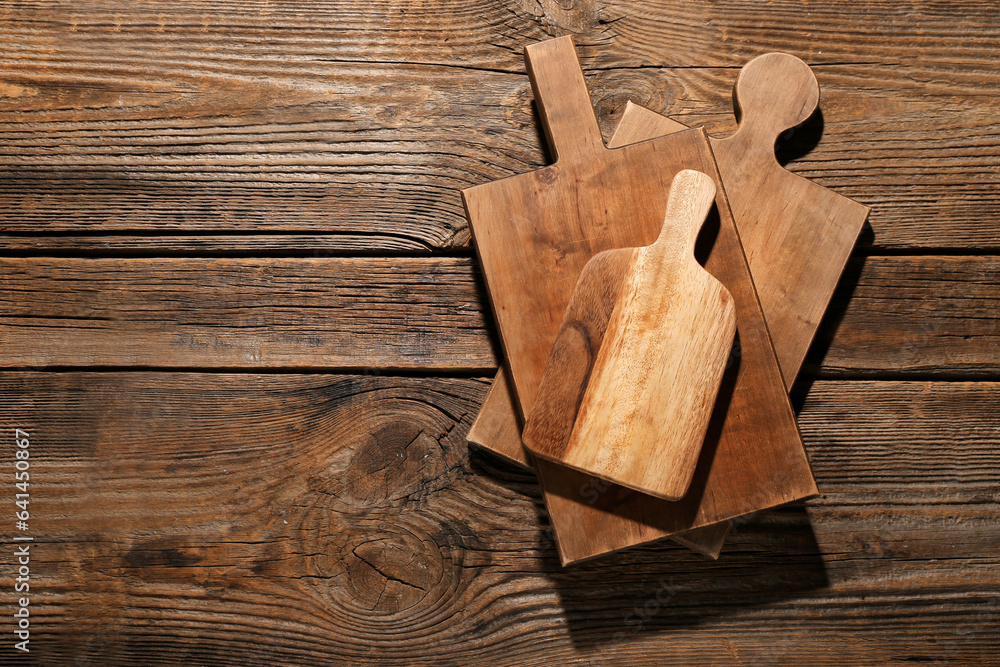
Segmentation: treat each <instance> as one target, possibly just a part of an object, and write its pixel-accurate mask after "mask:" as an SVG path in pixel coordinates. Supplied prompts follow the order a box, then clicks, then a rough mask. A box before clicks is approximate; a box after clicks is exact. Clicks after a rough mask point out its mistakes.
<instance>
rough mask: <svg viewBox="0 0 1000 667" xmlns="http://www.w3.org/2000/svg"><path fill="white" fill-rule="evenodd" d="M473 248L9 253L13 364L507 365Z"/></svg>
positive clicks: (7, 318) (6, 313) (4, 342)
mask: <svg viewBox="0 0 1000 667" xmlns="http://www.w3.org/2000/svg"><path fill="white" fill-rule="evenodd" d="M480 291H481V287H480V285H479V282H478V277H477V276H476V274H475V272H474V270H473V267H472V265H471V262H470V261H469V260H468V259H464V258H434V259H431V258H419V259H413V258H410V259H393V258H353V259H351V258H340V259H332V258H331V259H314V258H303V259H129V260H122V259H71V258H69V259H60V258H31V259H4V260H0V330H2V331H3V335H2V337H0V358H2V359H3V362H2V363H3V364H5V365H7V366H28V367H43V366H81V365H83V366H91V365H97V366H102V365H103V366H129V365H135V366H167V367H174V368H178V367H179V368H192V367H211V368H264V367H271V368H365V367H379V368H386V367H388V368H399V369H406V368H409V369H421V370H426V369H428V368H441V369H451V370H461V371H465V372H467V371H469V370H477V369H483V370H488V369H492V368H495V367H496V363H497V362H496V355H495V352H494V349H493V345H492V343H491V341H490V332H489V330H488V328H487V324H486V321H487V318H488V317H489V316H488V315H487V314H486V313H484V310H483V309H484V307H485V298H483V297H481V296H480Z"/></svg>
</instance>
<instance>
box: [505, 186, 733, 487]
mask: <svg viewBox="0 0 1000 667" xmlns="http://www.w3.org/2000/svg"><path fill="white" fill-rule="evenodd" d="M714 202H715V183H714V182H713V181H712V179H711V177H709V176H708V175H706V174H702V173H701V172H697V171H691V170H685V171H681V172H678V174H677V175H676V176H674V180H673V182H672V183H671V184H670V193H669V195H668V199H667V209H666V213H665V215H664V220H663V226H662V228H661V230H660V234H659V236H657V237H656V240H655V241H654V242H653V243H652V244H651V245H648V246H645V247H643V248H619V249H617V250H605V251H604V252H602V253H598V254H597V255H595V256H594V257H592V258H591V259H590V261H588V262H587V264H586V266H584V267H583V271H582V272H581V274H580V278H579V280H578V281H577V284H576V288H575V289H574V291H573V296H572V298H571V299H570V302H569V306H567V308H566V314H565V316H564V318H563V323H562V326H561V327H560V329H559V334H558V336H557V337H556V340H555V343H554V344H553V347H552V354H551V356H550V357H549V361H548V364H547V365H546V367H545V373H544V374H543V376H542V380H541V384H540V385H539V388H538V394H537V396H536V398H535V404H534V406H533V407H532V409H531V413H530V414H529V415H528V418H527V423H526V425H525V428H524V436H523V440H524V444H525V446H526V447H527V448H528V449H529V450H530V451H531V453H532V454H534V455H536V456H539V457H542V458H544V459H546V460H548V461H553V462H555V463H562V464H563V465H567V466H569V467H571V468H573V469H575V470H579V471H580V472H585V473H587V474H590V475H594V476H596V477H600V478H601V479H605V480H608V481H611V482H615V483H616V484H621V485H623V486H626V487H628V488H630V489H634V490H636V491H640V492H643V493H649V494H650V495H654V496H657V497H659V498H665V499H667V500H679V499H680V498H681V497H683V496H684V494H685V493H687V490H688V486H689V485H690V484H691V478H692V477H693V476H694V468H695V465H696V464H697V462H698V453H699V452H700V451H701V445H702V443H703V442H704V441H705V434H706V432H707V431H708V424H709V420H710V419H711V416H712V410H713V408H714V406H715V399H716V396H717V395H718V391H719V385H720V384H721V382H722V374H723V372H724V371H725V369H726V362H727V360H728V358H729V351H730V349H731V348H732V346H733V336H734V335H735V334H736V312H735V307H734V306H733V301H732V296H731V295H730V294H729V292H728V291H727V290H726V288H725V287H723V286H722V284H721V283H719V282H718V281H717V280H716V279H715V278H713V277H712V276H711V275H710V274H709V273H708V272H707V271H705V269H703V268H702V267H701V266H700V265H699V264H698V262H697V261H696V260H695V257H694V246H695V241H696V239H697V237H698V232H699V231H700V230H701V228H702V225H703V224H704V222H705V219H706V218H707V217H708V214H709V211H710V210H711V208H712V206H713V204H714Z"/></svg>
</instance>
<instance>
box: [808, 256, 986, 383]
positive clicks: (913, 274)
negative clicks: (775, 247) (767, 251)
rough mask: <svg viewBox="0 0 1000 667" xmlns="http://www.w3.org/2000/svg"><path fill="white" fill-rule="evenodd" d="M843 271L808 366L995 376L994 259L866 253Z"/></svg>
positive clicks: (831, 371)
mask: <svg viewBox="0 0 1000 667" xmlns="http://www.w3.org/2000/svg"><path fill="white" fill-rule="evenodd" d="M846 274H847V275H846V277H845V279H844V280H843V281H842V283H841V287H840V288H839V293H838V294H836V295H835V296H834V300H833V304H832V306H831V308H830V312H829V313H828V314H827V321H826V322H825V323H824V325H823V326H821V327H820V330H819V334H818V335H817V342H816V345H814V346H813V352H812V355H811V357H812V358H811V359H807V361H811V365H812V367H811V369H810V370H815V364H816V363H818V362H820V360H821V363H822V366H821V372H822V373H823V374H824V375H827V376H831V377H835V376H837V375H841V376H843V375H846V374H856V375H864V374H866V373H868V374H873V375H874V374H878V373H899V374H907V373H910V374H915V375H916V374H928V375H933V374H941V375H951V376H959V375H962V376H965V377H992V378H996V377H997V376H998V374H1000V257H996V256H987V257H947V256H945V257H933V256H931V257H926V256H924V257H919V256H918V257H882V258H876V257H870V258H867V259H858V260H854V261H853V262H852V264H850V265H848V268H847V271H846Z"/></svg>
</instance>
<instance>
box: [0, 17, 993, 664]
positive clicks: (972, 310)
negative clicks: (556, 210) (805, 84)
mask: <svg viewBox="0 0 1000 667" xmlns="http://www.w3.org/2000/svg"><path fill="white" fill-rule="evenodd" d="M568 33H573V34H575V35H576V42H577V44H578V46H579V52H580V55H581V61H582V64H583V66H584V69H585V72H586V74H587V81H588V85H589V86H590V91H591V95H592V98H593V100H594V103H595V105H596V108H597V110H598V116H599V121H600V123H601V127H602V129H603V130H604V132H605V136H608V135H609V134H610V131H611V129H612V128H613V127H614V126H615V124H616V123H617V121H618V118H619V117H620V114H621V112H622V111H623V109H624V107H625V104H626V102H627V101H628V100H629V99H631V100H633V101H635V102H637V103H640V104H643V105H645V106H647V107H649V108H651V109H653V110H655V111H660V112H666V113H670V114H672V115H674V116H676V117H677V118H678V119H679V120H681V121H683V122H684V123H686V124H689V125H701V124H704V125H705V126H706V127H707V128H708V130H709V132H710V133H713V134H716V135H719V136H721V135H725V134H726V133H729V132H731V131H732V130H733V129H734V128H735V124H734V122H733V120H732V113H731V107H730V93H731V87H732V84H733V81H734V79H735V76H736V73H737V72H738V70H739V68H740V67H741V66H742V65H743V64H744V63H745V62H746V61H747V60H749V59H750V58H752V57H754V56H756V55H759V54H762V53H766V52H768V51H774V50H780V51H788V52H790V53H792V54H794V55H796V56H798V57H800V58H802V59H804V60H805V61H806V62H808V63H809V64H810V65H811V66H812V67H813V68H814V70H815V72H816V75H817V78H818V80H819V83H820V87H821V91H822V99H821V103H820V107H821V111H822V115H821V116H818V117H815V118H813V119H812V120H811V121H809V122H808V123H807V124H806V125H805V126H804V127H803V128H801V129H799V130H796V131H795V132H793V133H791V134H790V135H787V136H785V137H784V138H783V139H782V140H781V141H779V155H781V156H783V159H786V160H790V162H789V163H788V168H789V169H791V170H792V171H793V172H795V173H798V174H801V175H804V176H808V177H810V178H812V179H814V180H815V181H816V182H818V183H820V184H821V185H824V186H826V187H829V188H832V189H834V190H835V191H837V192H839V193H841V194H844V195H846V196H849V197H852V198H854V199H857V200H858V201H860V202H862V203H863V204H866V205H868V206H871V207H872V208H873V211H872V214H871V216H870V219H869V226H868V228H866V229H865V230H864V231H863V232H862V237H861V241H860V243H859V246H858V249H857V251H856V253H855V257H854V259H852V261H851V262H850V264H849V265H848V269H847V272H846V274H845V276H844V279H843V280H842V282H841V285H840V287H839V288H838V291H837V293H836V295H835V297H834V302H833V305H832V306H831V309H830V311H829V312H828V314H827V317H826V319H825V320H824V322H823V324H822V325H821V327H820V331H819V334H818V336H817V340H816V343H815V344H814V345H813V348H812V350H811V352H810V354H809V357H808V358H807V362H806V366H805V368H804V371H803V377H802V380H801V381H800V382H799V383H798V384H797V385H796V387H795V388H794V389H793V391H792V396H793V402H794V403H795V404H796V405H797V406H798V407H799V408H800V421H799V425H800V429H801V431H802V434H803V438H804V440H805V442H806V447H807V450H808V453H809V455H810V459H811V463H812V466H813V470H814V472H815V475H816V479H817V482H818V485H819V488H820V492H821V495H820V496H819V497H818V498H816V499H813V500H810V501H808V502H807V503H804V504H797V505H792V506H790V507H787V508H785V509H782V510H778V511H771V512H766V513H762V514H760V515H758V516H756V517H753V518H751V519H748V520H743V521H740V522H739V523H738V524H737V526H736V527H735V529H734V532H733V534H732V536H731V537H730V539H729V541H728V543H727V546H726V548H725V549H724V550H723V552H722V555H721V556H720V558H719V560H718V561H715V562H712V561H709V560H707V559H705V558H703V557H701V556H698V555H697V554H694V553H692V552H690V551H688V550H687V549H684V548H682V547H680V546H678V545H676V544H673V543H670V542H664V541H660V542H657V543H654V544H652V545H649V546H645V547H641V548H637V549H632V550H628V551H625V552H622V553H620V554H615V555H612V556H609V557H607V558H601V559H597V560H595V561H593V562H590V563H585V564H581V565H579V566H576V567H573V568H568V569H563V568H561V567H560V566H559V564H558V557H557V555H556V551H555V547H554V545H553V543H552V539H551V531H550V529H549V523H548V518H547V516H546V514H545V511H544V507H543V505H542V500H541V495H540V492H539V489H538V485H537V483H536V481H535V478H534V477H533V476H532V475H531V474H529V473H526V472H523V471H521V470H519V469H516V468H514V467H512V466H510V465H508V464H504V463H501V462H499V461H498V460H496V459H494V458H492V457H490V456H489V455H488V454H485V453H483V452H480V451H476V450H475V449H473V450H471V451H470V450H469V449H468V448H467V446H466V444H465V437H464V436H465V432H466V431H467V429H468V427H469V424H470V423H471V420H472V418H473V416H474V415H475V413H476V411H477V410H478V408H479V405H480V404H481V402H482V400H483V397H484V396H485V392H486V390H487V387H488V379H487V378H489V377H492V375H493V372H494V369H495V368H496V365H497V363H498V349H499V348H498V344H497V339H496V336H495V332H494V330H493V329H492V313H491V312H490V311H489V308H488V306H487V302H486V299H485V293H484V291H483V287H482V282H481V279H480V278H479V276H478V274H477V270H476V267H475V262H474V261H473V259H472V252H471V247H470V238H469V232H468V226H467V223H466V220H465V216H464V214H463V211H462V206H461V200H460V196H459V190H460V189H461V188H465V187H468V186H471V185H476V184H480V183H484V182H486V181H489V180H492V179H495V178H498V177H502V176H508V175H512V174H516V173H521V172H525V171H528V170H530V169H535V168H537V167H539V166H541V165H543V164H545V163H546V161H547V159H548V158H547V156H546V152H545V150H544V149H543V140H542V138H541V135H540V134H539V130H538V124H537V118H536V116H535V114H534V111H533V108H532V103H531V93H530V87H529V84H528V80H527V76H526V75H525V72H524V65H523V60H522V56H521V49H522V47H523V46H524V45H525V44H527V43H531V42H534V41H538V40H542V39H546V38H548V37H551V36H555V35H562V34H568ZM0 36H2V38H3V49H2V50H0V366H2V368H3V369H4V370H3V372H0V453H2V457H3V458H2V459H0V465H2V466H3V467H4V468H5V469H8V470H9V469H10V465H9V464H10V463H11V462H12V461H13V459H12V457H13V454H12V452H13V442H12V438H11V435H12V429H13V428H23V429H27V430H28V431H29V432H30V433H31V442H32V445H31V448H32V449H31V451H32V459H31V461H32V474H33V477H32V482H33V485H32V487H31V498H32V504H31V512H32V519H31V526H32V530H31V533H32V534H33V535H34V536H35V540H36V541H35V543H34V545H33V547H32V548H33V551H32V561H31V567H32V577H33V579H32V590H31V593H32V605H31V614H32V616H31V618H32V626H31V627H32V634H31V642H32V643H31V648H32V651H31V653H30V654H27V655H22V654H20V653H16V652H15V651H14V649H13V639H14V636H13V634H12V633H11V630H12V629H13V617H12V615H11V614H12V613H13V611H14V606H13V605H14V604H15V601H14V600H15V594H14V592H13V586H12V582H11V580H10V573H11V572H12V571H13V570H12V568H13V567H14V565H13V560H12V558H13V556H12V553H13V551H12V549H11V548H10V547H11V543H10V537H11V536H12V532H11V529H10V527H9V526H10V524H8V528H5V529H4V531H3V533H2V535H3V536H4V544H5V546H4V554H5V555H3V556H0V568H2V569H3V571H4V572H5V573H6V574H5V576H6V577H8V578H7V579H5V581H6V582H7V583H5V584H4V586H3V591H4V592H3V593H2V594H0V613H2V616H3V617H4V619H5V620H4V621H2V622H0V629H2V631H3V637H5V639H4V641H3V642H0V664H35V665H46V666H48V665H135V664H150V665H233V664H236V665H262V666H263V665H268V666H270V665H330V664H338V665H339V664H343V665H363V664H379V665H386V664H401V665H402V664H406V665H434V666H438V665H442V666H443V665H467V664H476V665H539V666H541V665H552V664H571V665H616V664H631V665H650V666H654V665H655V666H659V665H665V664H677V665H690V664H696V663H710V664H751V665H756V664H810V663H811V664H850V663H855V664H880V663H892V662H900V663H903V662H909V663H912V662H932V663H944V662H950V663H954V664H1000V631H998V630H997V628H998V627H1000V603H998V600H1000V574H998V573H1000V563H998V558H1000V557H998V554H1000V528H998V526H1000V495H998V491H997V489H998V479H1000V448H998V444H1000V421H998V419H1000V417H998V409H997V408H998V405H1000V383H998V380H1000V314H998V313H1000V260H998V256H997V255H998V253H1000V224H998V223H997V220H998V219H1000V190H998V188H997V183H998V174H1000V150H998V145H1000V140H998V137H1000V114H998V113H997V109H998V106H997V98H998V95H1000V49H998V48H997V46H998V44H1000V8H998V7H996V6H994V5H993V4H990V3H982V2H972V1H971V0H959V1H955V2H949V3H944V4H941V3H938V4H934V3H930V4H928V3H911V2H897V3H886V2H873V1H862V2H845V1H843V0H834V2H832V3H831V2H826V3H818V2H812V1H811V0H810V1H808V2H806V3H804V4H803V3H792V2H787V1H785V0H780V1H779V2H776V3H769V4H760V3H753V2H748V1H746V0H734V1H732V2H725V3H680V2H652V3H631V2H626V1H625V0H610V1H608V2H601V3H597V2H593V1H591V0H584V1H582V2H576V3H564V2H555V1H551V0H541V1H540V2H537V3H523V2H508V1H506V0H488V1H487V2H479V1H474V0H454V1H453V2H447V3H417V2H395V3H394V2H375V3H372V2H368V3H360V4H355V5H351V4H349V3H348V4H345V3H322V2H311V3H299V2H291V1H289V0H278V1H277V2H250V3H241V4H239V5H236V4H231V3H230V4H226V3H222V4H220V3H217V2H216V3H209V2H203V1H197V2H179V1H178V0H166V1H164V2H157V3H152V2H106V1H103V0H102V1H96V2H88V3H69V2H65V3H33V2H32V3H0ZM221 371H226V372H221ZM5 479H6V478H5ZM7 484H8V482H7V481H5V482H4V485H3V486H0V498H4V499H12V494H13V493H14V491H15V490H14V489H13V487H12V486H8V485H7ZM4 502H5V503H7V505H6V506H7V507H8V508H9V511H10V512H11V513H12V512H13V511H14V509H15V508H14V506H13V504H12V503H11V502H10V500H5V501H4ZM4 520H5V521H10V522H12V521H13V516H9V515H8V516H7V518H6V519H4Z"/></svg>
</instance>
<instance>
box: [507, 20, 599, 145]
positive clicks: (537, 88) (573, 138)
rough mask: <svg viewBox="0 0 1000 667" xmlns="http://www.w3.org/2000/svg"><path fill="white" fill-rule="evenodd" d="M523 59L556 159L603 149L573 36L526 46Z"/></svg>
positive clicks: (546, 134)
mask: <svg viewBox="0 0 1000 667" xmlns="http://www.w3.org/2000/svg"><path fill="white" fill-rule="evenodd" d="M524 62H525V65H526V66H527V69H528V78H529V79H530V80H531V90H532V92H533V93H534V95H535V104H537V105H538V113H539V115H540V116H541V118H542V124H543V125H544V126H545V136H546V138H547V139H548V142H549V148H550V149H552V153H553V154H554V157H555V159H556V161H559V160H562V159H576V157H577V156H581V157H583V156H587V155H592V154H593V153H594V152H596V151H599V150H604V139H603V138H602V136H601V128H600V126H599V125H598V124H597V116H596V115H595V114H594V105H593V103H592V102H591V101H590V93H589V92H587V82H586V80H585V79H584V78H583V70H582V69H581V67H580V60H579V59H578V58H577V56H576V48H575V47H574V46H573V38H572V37H570V36H568V35H567V36H566V37H559V38H557V39H550V40H546V41H544V42H539V43H538V44H532V45H531V46H527V47H525V49H524Z"/></svg>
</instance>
